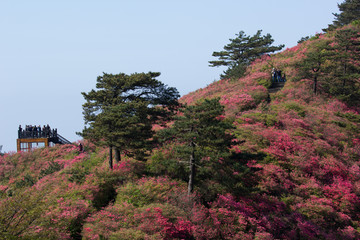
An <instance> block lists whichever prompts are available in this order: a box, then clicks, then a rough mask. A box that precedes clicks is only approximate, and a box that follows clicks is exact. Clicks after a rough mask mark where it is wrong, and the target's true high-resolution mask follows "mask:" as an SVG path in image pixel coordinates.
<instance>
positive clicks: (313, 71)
mask: <svg viewBox="0 0 360 240" xmlns="http://www.w3.org/2000/svg"><path fill="white" fill-rule="evenodd" d="M328 46H329V41H324V40H321V39H317V40H314V43H313V44H312V45H311V46H310V47H309V48H308V51H307V52H306V54H305V56H306V58H305V59H304V60H303V61H301V62H300V63H298V64H297V66H296V67H297V68H298V69H299V73H300V76H301V78H308V79H313V92H314V94H317V93H318V85H319V78H321V80H323V79H324V78H325V77H324V74H327V72H326V70H325V68H326V67H325V62H326V60H327V59H328V57H329V52H328V51H327V49H328Z"/></svg>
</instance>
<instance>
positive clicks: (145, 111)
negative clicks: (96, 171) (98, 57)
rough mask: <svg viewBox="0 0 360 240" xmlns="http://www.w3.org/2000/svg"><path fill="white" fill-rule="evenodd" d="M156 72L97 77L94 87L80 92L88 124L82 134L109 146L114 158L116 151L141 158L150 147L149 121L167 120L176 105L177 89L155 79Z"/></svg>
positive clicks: (117, 158) (118, 158) (150, 131)
mask: <svg viewBox="0 0 360 240" xmlns="http://www.w3.org/2000/svg"><path fill="white" fill-rule="evenodd" d="M159 75H160V73H156V72H149V73H134V74H131V75H126V74H124V73H120V74H115V75H113V74H107V73H104V74H103V76H99V77H98V78H97V84H96V88H97V90H91V91H90V92H88V93H85V92H82V95H83V96H84V98H85V100H86V103H84V104H83V114H84V119H85V123H86V124H88V127H85V129H84V130H83V131H82V133H81V135H82V136H83V137H84V138H88V139H92V140H96V142H97V143H99V144H101V145H106V146H108V147H109V152H110V156H109V167H110V168H112V150H113V148H114V149H115V157H116V161H119V160H120V152H123V153H126V154H127V155H132V156H136V157H137V158H139V159H142V158H143V157H144V155H145V154H146V152H147V151H148V150H149V149H150V148H151V138H152V136H153V134H154V132H153V130H152V125H153V124H155V123H158V124H162V123H165V122H166V121H168V120H169V118H170V117H171V116H172V115H173V113H174V110H175V109H176V107H177V106H178V102H177V99H178V97H179V93H178V91H177V90H176V89H175V88H172V87H167V86H166V85H164V84H163V83H161V82H160V81H158V80H157V79H156V77H158V76H159Z"/></svg>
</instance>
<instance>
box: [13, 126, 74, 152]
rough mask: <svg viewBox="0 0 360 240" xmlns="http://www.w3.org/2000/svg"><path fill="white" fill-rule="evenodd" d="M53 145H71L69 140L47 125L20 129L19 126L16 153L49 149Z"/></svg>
mask: <svg viewBox="0 0 360 240" xmlns="http://www.w3.org/2000/svg"><path fill="white" fill-rule="evenodd" d="M55 144H71V142H70V141H69V140H67V139H66V138H64V137H62V136H61V135H60V134H58V132H57V129H51V128H50V126H49V125H47V126H43V127H42V128H41V127H40V126H38V127H36V126H26V127H25V129H22V128H21V126H19V130H18V139H17V151H18V152H20V151H24V152H28V151H31V150H32V149H36V148H41V147H51V146H54V145H55Z"/></svg>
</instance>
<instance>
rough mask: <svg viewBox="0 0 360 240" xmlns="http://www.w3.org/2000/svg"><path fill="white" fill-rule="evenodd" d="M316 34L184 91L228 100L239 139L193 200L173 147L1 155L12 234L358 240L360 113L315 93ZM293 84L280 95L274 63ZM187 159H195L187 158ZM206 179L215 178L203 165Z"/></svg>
mask: <svg viewBox="0 0 360 240" xmlns="http://www.w3.org/2000/svg"><path fill="white" fill-rule="evenodd" d="M332 37H333V35H331V33H329V34H328V35H319V36H317V37H316V38H314V39H312V40H310V41H307V42H304V43H302V44H299V45H298V46H296V47H293V48H291V49H287V50H285V51H283V52H281V53H278V54H275V55H271V56H264V57H263V58H262V59H259V60H257V61H256V62H254V63H253V64H252V65H251V66H250V67H249V68H248V71H247V75H246V76H245V77H243V78H241V79H236V80H234V79H224V80H220V81H218V82H214V83H212V84H210V85H209V86H207V87H205V88H203V89H199V90H197V91H195V92H193V93H190V94H188V95H186V96H184V97H182V98H181V101H182V102H183V103H188V104H194V103H195V102H197V101H201V100H203V99H204V98H215V97H218V98H220V103H222V104H223V105H224V106H225V110H226V112H225V117H226V118H227V119H230V120H231V121H233V122H234V125H235V126H236V128H235V129H234V131H233V134H234V135H235V136H236V139H237V140H236V141H235V142H236V143H237V144H236V145H235V146H234V147H233V148H232V152H233V158H232V159H231V161H229V162H223V161H222V159H219V161H218V163H217V164H218V165H217V166H221V167H219V168H218V169H213V173H214V175H213V179H212V178H209V176H207V177H208V178H207V180H206V181H202V182H201V183H200V182H199V183H198V185H197V188H196V192H195V193H194V195H193V196H191V197H190V198H189V197H188V196H187V187H186V178H187V176H188V175H187V174H188V170H187V168H186V165H185V164H183V163H182V162H183V159H176V158H175V157H174V151H175V149H176V148H175V147H176V146H173V145H171V144H168V145H165V146H162V147H159V148H157V149H155V150H154V151H153V153H152V155H151V157H150V158H149V159H148V161H147V162H139V161H136V160H134V159H129V158H126V157H125V156H124V157H122V159H123V161H122V162H120V163H116V164H114V169H113V170H112V171H111V170H109V169H108V167H107V160H106V158H107V156H108V150H107V149H104V148H101V147H95V146H94V145H93V144H92V143H90V142H84V146H85V152H81V153H80V152H78V150H77V148H76V147H75V146H73V145H62V146H56V147H54V148H45V149H37V150H34V151H33V152H30V153H16V154H6V155H4V156H0V212H1V213H2V214H1V215H0V236H1V238H2V239H359V238H360V228H359V226H360V199H359V197H360V139H359V133H360V115H359V112H358V108H357V107H356V106H352V107H349V106H348V105H347V104H345V103H344V102H342V101H340V100H339V99H337V98H335V97H331V96H329V94H327V93H326V94H325V93H321V91H320V94H318V95H314V93H313V81H312V79H302V78H301V77H300V69H299V68H298V63H301V61H302V60H303V59H304V58H305V57H306V53H307V51H308V49H311V47H312V45H313V44H316V43H317V42H318V41H321V40H322V39H331V38H332ZM273 67H275V68H277V69H281V70H282V72H284V73H286V77H287V80H288V81H287V82H286V83H285V86H284V88H283V89H281V90H280V91H278V92H276V93H274V94H271V96H270V97H271V98H270V99H269V94H268V87H269V86H270V84H271V82H270V79H271V75H270V74H271V69H272V68H273ZM185 160H186V159H185ZM200 174H204V173H202V172H200Z"/></svg>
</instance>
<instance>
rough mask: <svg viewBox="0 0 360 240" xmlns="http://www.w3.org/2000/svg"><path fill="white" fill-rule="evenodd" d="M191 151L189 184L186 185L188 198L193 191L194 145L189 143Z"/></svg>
mask: <svg viewBox="0 0 360 240" xmlns="http://www.w3.org/2000/svg"><path fill="white" fill-rule="evenodd" d="M191 147H192V151H191V154H190V174H189V183H188V196H190V194H191V193H192V192H193V189H194V179H195V170H196V169H195V144H194V143H191Z"/></svg>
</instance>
